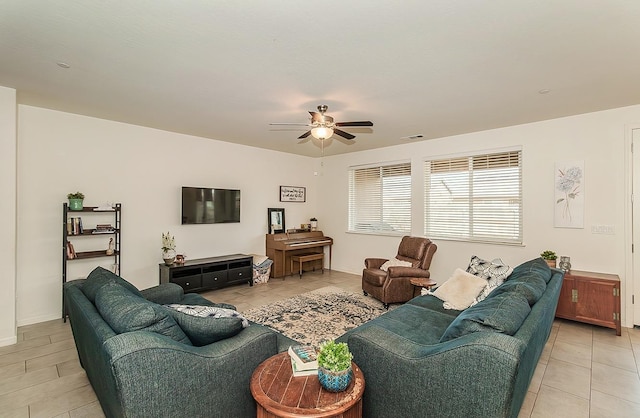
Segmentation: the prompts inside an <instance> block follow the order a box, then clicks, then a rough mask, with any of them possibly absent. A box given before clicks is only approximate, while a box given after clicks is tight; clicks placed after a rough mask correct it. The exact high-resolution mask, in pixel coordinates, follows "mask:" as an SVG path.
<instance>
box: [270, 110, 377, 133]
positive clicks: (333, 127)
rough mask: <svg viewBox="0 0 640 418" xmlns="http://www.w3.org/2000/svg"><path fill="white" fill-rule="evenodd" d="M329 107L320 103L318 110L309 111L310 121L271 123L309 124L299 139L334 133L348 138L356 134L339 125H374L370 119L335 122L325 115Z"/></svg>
mask: <svg viewBox="0 0 640 418" xmlns="http://www.w3.org/2000/svg"><path fill="white" fill-rule="evenodd" d="M328 108H329V106H327V105H319V106H318V111H317V112H312V111H309V114H310V115H311V118H310V122H309V123H270V125H297V126H309V127H311V129H310V130H308V131H307V132H305V133H303V134H302V135H300V136H299V137H298V139H302V140H306V138H308V137H309V135H311V136H312V137H314V138H316V139H319V140H321V141H323V140H325V139H329V138H331V137H332V136H333V134H336V135H339V136H341V137H343V138H345V139H348V140H352V139H354V138H355V135H351V134H350V133H348V132H345V131H343V130H341V129H338V127H350V126H373V122H371V121H368V120H365V121H356V122H334V121H333V118H332V117H331V116H329V115H325V112H326V111H327V109H328ZM300 142H304V141H300Z"/></svg>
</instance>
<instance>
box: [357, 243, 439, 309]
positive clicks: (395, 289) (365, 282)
mask: <svg viewBox="0 0 640 418" xmlns="http://www.w3.org/2000/svg"><path fill="white" fill-rule="evenodd" d="M437 248H438V247H437V246H436V244H434V243H433V242H431V241H430V240H429V239H427V238H420V237H409V236H405V237H402V241H400V246H399V247H398V255H397V256H396V258H397V259H398V260H401V261H408V262H410V263H411V264H412V266H411V267H404V266H391V267H389V268H388V269H387V271H383V270H380V267H381V266H382V265H383V264H384V263H386V262H387V261H389V260H387V259H385V258H367V259H365V260H364V265H365V269H364V270H363V271H362V290H363V291H364V294H365V295H371V296H373V297H374V298H376V299H378V300H380V301H381V302H382V303H383V304H384V307H385V308H389V304H390V303H402V302H406V301H408V300H410V299H412V298H413V285H412V284H411V282H410V280H411V279H413V278H428V277H429V276H430V274H429V267H430V266H431V259H432V258H433V254H434V253H435V252H436V249H437Z"/></svg>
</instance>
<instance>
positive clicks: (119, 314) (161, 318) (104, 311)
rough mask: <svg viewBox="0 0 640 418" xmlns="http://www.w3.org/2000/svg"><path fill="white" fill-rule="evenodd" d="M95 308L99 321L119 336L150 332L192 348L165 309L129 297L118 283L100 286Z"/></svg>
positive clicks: (136, 297) (133, 295)
mask: <svg viewBox="0 0 640 418" xmlns="http://www.w3.org/2000/svg"><path fill="white" fill-rule="evenodd" d="M95 305H96V308H97V309H98V312H100V315H102V318H103V319H104V320H105V321H106V322H107V323H108V324H109V326H111V328H112V329H113V330H114V331H115V332H117V333H118V334H122V333H124V332H132V331H150V332H155V333H157V334H161V335H165V336H167V337H169V338H171V339H173V340H176V341H178V342H181V343H183V344H188V345H192V344H191V341H189V338H188V337H187V336H186V335H185V333H184V332H183V331H182V329H180V327H179V326H178V324H177V323H176V321H175V320H174V319H173V318H172V317H171V315H170V314H169V312H168V310H167V309H165V308H163V307H162V306H160V305H157V304H155V303H153V302H149V301H148V300H146V299H145V298H143V297H140V296H137V295H135V294H133V293H131V292H130V291H129V289H126V288H125V287H124V286H122V285H120V284H118V283H115V282H112V283H107V284H105V285H103V286H102V287H101V288H100V289H99V290H98V293H97V294H96V302H95Z"/></svg>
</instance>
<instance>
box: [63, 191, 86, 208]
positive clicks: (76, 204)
mask: <svg viewBox="0 0 640 418" xmlns="http://www.w3.org/2000/svg"><path fill="white" fill-rule="evenodd" d="M67 199H69V209H70V210H82V208H83V205H82V202H83V200H84V195H83V194H82V193H80V192H75V193H69V194H68V195H67Z"/></svg>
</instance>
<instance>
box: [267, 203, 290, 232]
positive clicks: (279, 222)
mask: <svg viewBox="0 0 640 418" xmlns="http://www.w3.org/2000/svg"><path fill="white" fill-rule="evenodd" d="M267 226H268V229H269V232H268V233H269V234H282V233H284V232H285V231H286V229H285V222H284V208H269V209H267Z"/></svg>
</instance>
